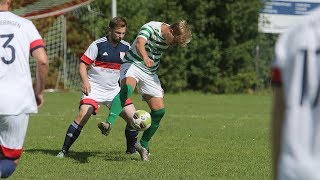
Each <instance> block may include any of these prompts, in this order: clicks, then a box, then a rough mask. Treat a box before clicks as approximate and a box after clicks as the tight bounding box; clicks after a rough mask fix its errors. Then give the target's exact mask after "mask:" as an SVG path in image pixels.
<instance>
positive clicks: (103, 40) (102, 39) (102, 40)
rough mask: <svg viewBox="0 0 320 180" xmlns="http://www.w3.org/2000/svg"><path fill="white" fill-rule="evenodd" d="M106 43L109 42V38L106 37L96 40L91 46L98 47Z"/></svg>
mask: <svg viewBox="0 0 320 180" xmlns="http://www.w3.org/2000/svg"><path fill="white" fill-rule="evenodd" d="M105 42H108V38H107V37H106V36H104V37H101V38H99V39H96V40H95V41H93V42H92V43H91V45H98V44H100V43H105Z"/></svg>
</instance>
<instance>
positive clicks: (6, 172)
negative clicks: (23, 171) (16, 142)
mask: <svg viewBox="0 0 320 180" xmlns="http://www.w3.org/2000/svg"><path fill="white" fill-rule="evenodd" d="M16 166H17V165H16V164H15V163H14V161H13V160H9V159H2V160H0V174H1V176H0V177H1V178H7V177H9V176H11V175H12V174H13V172H14V171H15V170H16Z"/></svg>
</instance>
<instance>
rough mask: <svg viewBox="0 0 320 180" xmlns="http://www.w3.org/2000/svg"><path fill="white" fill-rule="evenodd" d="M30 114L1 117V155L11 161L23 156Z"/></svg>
mask: <svg viewBox="0 0 320 180" xmlns="http://www.w3.org/2000/svg"><path fill="white" fill-rule="evenodd" d="M28 122H29V114H20V115H0V148H1V149H0V153H1V154H2V155H4V156H5V157H6V158H9V159H17V158H19V157H20V156H21V153H22V148H23V143H24V139H25V136H26V133H27V128H28Z"/></svg>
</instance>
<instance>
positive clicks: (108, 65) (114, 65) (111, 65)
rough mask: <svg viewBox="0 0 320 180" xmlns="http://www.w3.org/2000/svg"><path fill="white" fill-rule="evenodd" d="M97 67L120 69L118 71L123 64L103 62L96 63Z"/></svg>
mask: <svg viewBox="0 0 320 180" xmlns="http://www.w3.org/2000/svg"><path fill="white" fill-rule="evenodd" d="M95 65H96V66H99V67H102V68H109V69H118V70H119V69H120V67H121V64H119V63H111V62H101V61H96V62H95Z"/></svg>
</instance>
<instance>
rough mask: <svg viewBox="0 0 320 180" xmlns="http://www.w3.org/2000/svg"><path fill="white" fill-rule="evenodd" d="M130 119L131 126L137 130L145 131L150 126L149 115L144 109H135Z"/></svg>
mask: <svg viewBox="0 0 320 180" xmlns="http://www.w3.org/2000/svg"><path fill="white" fill-rule="evenodd" d="M132 119H133V120H132V124H131V126H132V127H133V128H134V129H136V130H138V131H145V130H147V129H148V128H149V127H150V126H151V116H150V114H149V113H148V112H147V111H145V110H137V111H136V112H135V113H134V114H133V118H132Z"/></svg>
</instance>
